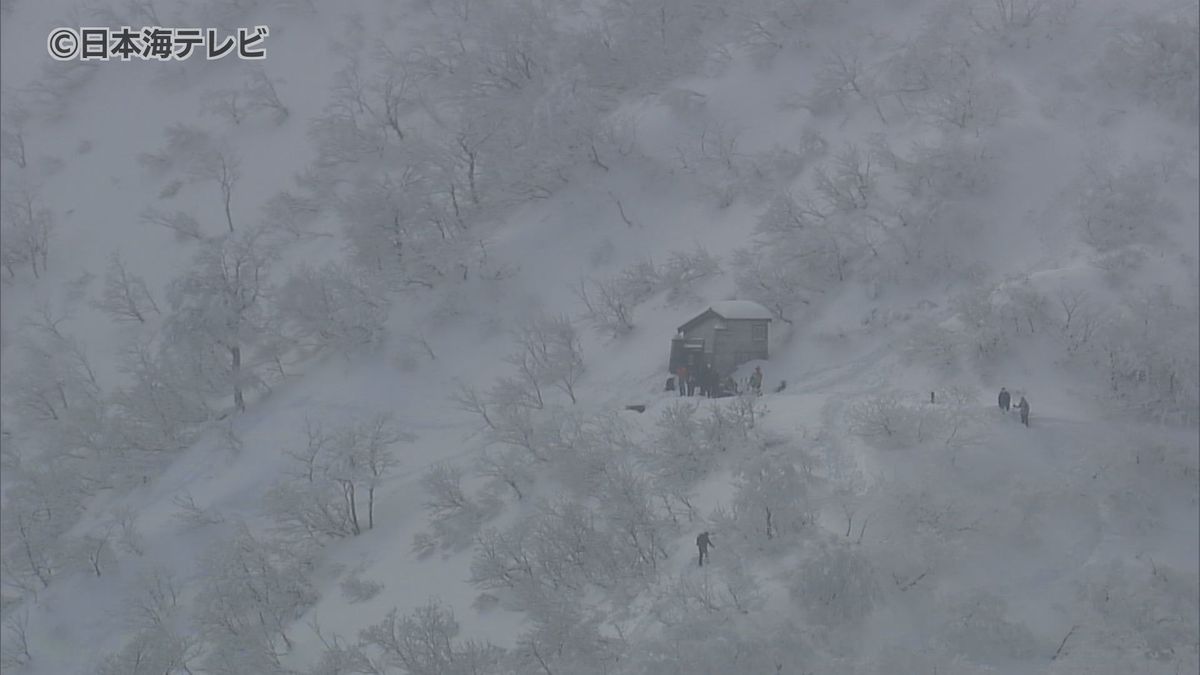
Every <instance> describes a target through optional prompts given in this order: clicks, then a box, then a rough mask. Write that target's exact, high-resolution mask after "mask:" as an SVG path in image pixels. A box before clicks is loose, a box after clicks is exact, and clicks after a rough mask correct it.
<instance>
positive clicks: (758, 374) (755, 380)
mask: <svg viewBox="0 0 1200 675" xmlns="http://www.w3.org/2000/svg"><path fill="white" fill-rule="evenodd" d="M762 381H763V372H762V368H760V367H758V366H754V374H753V375H751V376H750V388H751V389H753V390H754V393H755V394H757V395H759V396H762Z"/></svg>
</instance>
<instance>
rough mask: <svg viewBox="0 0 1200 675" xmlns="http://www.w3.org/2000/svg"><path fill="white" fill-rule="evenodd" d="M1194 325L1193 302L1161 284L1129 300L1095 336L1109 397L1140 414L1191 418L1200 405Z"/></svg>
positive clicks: (1169, 419)
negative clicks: (1178, 299)
mask: <svg viewBox="0 0 1200 675" xmlns="http://www.w3.org/2000/svg"><path fill="white" fill-rule="evenodd" d="M1198 331H1200V328H1198V326H1197V309H1196V306H1195V305H1194V304H1192V305H1191V306H1190V307H1189V306H1185V305H1183V304H1180V303H1177V302H1176V301H1175V300H1174V299H1173V298H1172V297H1171V295H1170V293H1169V292H1168V291H1167V289H1165V288H1163V289H1158V290H1157V291H1156V292H1153V293H1149V294H1144V295H1142V296H1141V297H1139V298H1138V299H1137V301H1135V302H1133V303H1131V304H1130V305H1129V307H1128V308H1127V311H1126V312H1125V313H1124V314H1123V315H1122V316H1120V317H1119V318H1117V319H1115V320H1114V321H1112V322H1110V323H1108V324H1106V326H1105V330H1103V331H1102V332H1101V333H1100V335H1099V337H1098V339H1097V343H1098V344H1097V345H1096V346H1097V348H1098V352H1099V356H1100V359H1101V361H1102V362H1103V363H1104V365H1105V366H1106V367H1107V371H1108V382H1109V400H1110V402H1111V403H1112V404H1113V405H1114V406H1115V407H1116V408H1117V409H1118V410H1121V411H1123V412H1125V413H1130V414H1134V415H1137V416H1139V417H1142V418H1146V419H1153V420H1158V421H1162V422H1171V423H1179V424H1187V423H1194V422H1195V421H1196V417H1197V409H1198V407H1197V406H1198V405H1200V403H1198V401H1197V399H1198V397H1200V393H1198V389H1197V388H1198V387H1200V357H1198V356H1197V354H1196V348H1195V345H1196V342H1197V340H1200V335H1197V332H1198Z"/></svg>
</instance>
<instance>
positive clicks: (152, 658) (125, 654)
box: [96, 627, 199, 675]
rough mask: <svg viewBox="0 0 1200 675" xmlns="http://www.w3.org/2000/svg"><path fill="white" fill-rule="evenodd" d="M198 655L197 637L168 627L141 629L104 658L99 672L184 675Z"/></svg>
mask: <svg viewBox="0 0 1200 675" xmlns="http://www.w3.org/2000/svg"><path fill="white" fill-rule="evenodd" d="M198 655H199V649H198V645H197V644H196V641H195V640H193V639H191V638H189V637H187V636H185V635H181V634H179V633H177V632H175V631H173V630H170V629H168V628H166V627H157V628H147V629H144V630H141V631H138V632H137V633H135V634H134V635H133V638H132V639H130V640H129V641H128V642H126V643H125V646H124V647H123V648H121V650H120V651H118V652H116V653H115V654H109V655H108V656H105V657H104V658H103V659H101V661H100V664H99V667H97V669H96V674H97V675H184V674H185V673H190V672H193V671H192V667H194V666H195V661H196V660H197V657H198Z"/></svg>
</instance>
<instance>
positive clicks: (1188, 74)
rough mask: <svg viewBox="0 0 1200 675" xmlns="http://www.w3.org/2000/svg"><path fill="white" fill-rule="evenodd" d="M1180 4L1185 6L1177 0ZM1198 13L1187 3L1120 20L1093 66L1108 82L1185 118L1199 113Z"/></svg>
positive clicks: (1190, 119) (1194, 119)
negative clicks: (1175, 11)
mask: <svg viewBox="0 0 1200 675" xmlns="http://www.w3.org/2000/svg"><path fill="white" fill-rule="evenodd" d="M1180 7H1181V8H1182V7H1184V6H1183V5H1180ZM1196 34H1197V15H1196V8H1195V7H1194V6H1191V7H1189V8H1186V9H1183V11H1182V12H1180V13H1178V14H1176V15H1174V16H1172V15H1169V14H1158V15H1155V14H1143V15H1140V16H1138V17H1136V18H1134V19H1133V20H1132V21H1131V22H1130V23H1129V24H1127V25H1125V26H1122V27H1121V28H1120V29H1119V31H1118V32H1117V34H1116V35H1115V36H1114V37H1113V38H1112V40H1111V41H1110V42H1109V44H1108V49H1107V51H1106V53H1105V55H1104V58H1103V59H1102V60H1101V62H1100V64H1099V65H1098V66H1097V69H1098V70H1099V73H1100V76H1101V77H1102V78H1103V79H1104V80H1105V81H1106V82H1108V83H1109V85H1110V86H1114V87H1118V88H1121V89H1124V90H1125V91H1128V92H1129V93H1130V94H1133V95H1134V97H1135V99H1136V100H1139V101H1150V102H1152V103H1153V104H1154V105H1155V106H1156V107H1158V109H1159V110H1161V111H1163V112H1164V113H1166V114H1168V115H1170V116H1172V117H1175V118H1176V119H1178V120H1180V121H1181V122H1184V123H1186V124H1192V125H1195V124H1196V122H1197V120H1198V119H1200V104H1198V103H1197V101H1196V87H1197V83H1198V82H1200V53H1198V51H1197V41H1196Z"/></svg>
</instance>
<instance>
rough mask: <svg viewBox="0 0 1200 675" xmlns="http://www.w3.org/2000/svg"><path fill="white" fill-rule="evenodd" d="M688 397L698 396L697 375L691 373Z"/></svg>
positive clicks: (688, 380) (688, 383)
mask: <svg viewBox="0 0 1200 675" xmlns="http://www.w3.org/2000/svg"><path fill="white" fill-rule="evenodd" d="M687 388H688V396H695V395H696V374H695V373H692V372H689V373H688V379H687Z"/></svg>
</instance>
